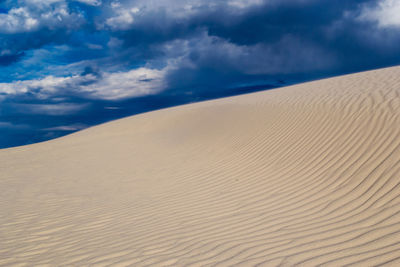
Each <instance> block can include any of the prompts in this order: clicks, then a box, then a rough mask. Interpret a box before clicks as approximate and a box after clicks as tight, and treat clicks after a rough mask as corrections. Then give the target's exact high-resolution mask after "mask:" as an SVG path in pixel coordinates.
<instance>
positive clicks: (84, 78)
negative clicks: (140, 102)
mask: <svg viewBox="0 0 400 267" xmlns="http://www.w3.org/2000/svg"><path fill="white" fill-rule="evenodd" d="M167 70H168V67H166V68H164V69H162V70H157V69H150V68H145V67H143V68H139V69H134V70H130V71H127V72H115V73H108V72H105V73H102V74H101V76H100V77H99V76H96V75H94V74H91V73H90V74H86V75H72V76H68V77H54V76H47V77H45V78H42V79H36V80H25V81H15V82H12V83H0V95H20V94H26V93H31V94H34V95H35V96H36V97H37V98H40V99H46V98H48V97H51V96H55V95H57V94H60V93H68V92H69V93H72V94H74V95H78V96H82V97H90V98H96V99H97V98H98V99H110V100H111V99H122V98H127V97H136V96H143V95H149V94H154V93H157V92H160V91H162V90H163V89H165V88H166V81H165V75H166V72H167Z"/></svg>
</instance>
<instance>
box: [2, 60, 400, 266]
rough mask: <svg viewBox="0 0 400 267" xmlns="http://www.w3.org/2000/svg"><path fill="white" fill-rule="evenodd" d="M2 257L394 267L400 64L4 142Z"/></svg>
mask: <svg viewBox="0 0 400 267" xmlns="http://www.w3.org/2000/svg"><path fill="white" fill-rule="evenodd" d="M0 189H1V190H0V265H1V266H13V265H15V266H39V265H41V266H44V265H49V266H60V265H69V266H87V265H91V266H108V265H113V266H214V265H217V266H254V265H258V264H259V265H261V266H276V265H281V266H294V265H300V266H315V265H324V266H343V265H347V264H354V265H359V266H372V265H377V264H387V265H393V266H400V67H393V68H387V69H381V70H376V71H369V72H364V73H358V74H353V75H347V76H342V77H336V78H331V79H325V80H320V81H314V82H309V83H304V84H300V85H295V86H290V87H285V88H281V89H276V90H270V91H265V92H258V93H253V94H248V95H242V96H236V97H230V98H224V99H218V100H213V101H207V102H201V103H196V104H190V105H185V106H179V107H174V108H170V109H164V110H159V111H155V112H150V113H145V114H141V115H137V116H133V117H129V118H125V119H121V120H117V121H113V122H111V123H107V124H103V125H100V126H96V127H93V128H90V129H87V130H84V131H81V132H78V133H75V134H72V135H69V136H66V137H63V138H59V139H56V140H52V141H49V142H45V143H39V144H34V145H29V146H23V147H17V148H11V149H4V150H0Z"/></svg>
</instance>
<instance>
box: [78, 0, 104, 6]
mask: <svg viewBox="0 0 400 267" xmlns="http://www.w3.org/2000/svg"><path fill="white" fill-rule="evenodd" d="M75 1H76V2H81V3H84V4H87V5H90V6H101V4H102V1H101V0H75Z"/></svg>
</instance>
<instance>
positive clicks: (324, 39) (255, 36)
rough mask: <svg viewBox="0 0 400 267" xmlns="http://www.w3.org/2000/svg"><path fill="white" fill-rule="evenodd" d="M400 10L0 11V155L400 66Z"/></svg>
mask: <svg viewBox="0 0 400 267" xmlns="http://www.w3.org/2000/svg"><path fill="white" fill-rule="evenodd" d="M399 44H400V0H379V1H377V0H375V1H372V0H364V1H363V0H346V1H342V0H336V1H335V0H213V1H208V0H129V1H125V0H119V1H117V0H111V1H109V0H75V1H73V0H0V147H9V146H15V145H22V144H28V143H33V142H38V141H42V140H46V139H50V138H54V137H57V136H61V135H64V134H68V133H71V132H73V131H76V130H80V129H83V128H85V127H88V126H90V125H94V124H98V123H102V122H105V121H108V120H111V119H115V118H119V117H123V116H128V115H132V114H136V113H139V112H144V111H148V110H153V109H157V108H162V107H167V106H171V105H177V104H182V103H188V102H194V101H199V100H203V99H209V98H215V97H221V96H226V95H233V94H239V93H245V92H250V91H256V90H263V89H269V88H273V87H278V86H282V85H285V84H292V83H296V82H301V81H306V80H312V79H319V78H323V77H329V76H334V75H340V74H344V73H351V72H357V71H363V70H368V69H374V68H380V67H386V66H392V65H396V64H400V48H399Z"/></svg>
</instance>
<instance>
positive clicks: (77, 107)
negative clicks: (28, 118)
mask: <svg viewBox="0 0 400 267" xmlns="http://www.w3.org/2000/svg"><path fill="white" fill-rule="evenodd" d="M87 107H88V104H76V103H58V104H14V105H13V108H14V109H16V110H17V111H18V112H19V113H22V114H39V115H52V116H62V115H69V114H75V113H77V112H79V111H81V110H83V109H85V108H87Z"/></svg>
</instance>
